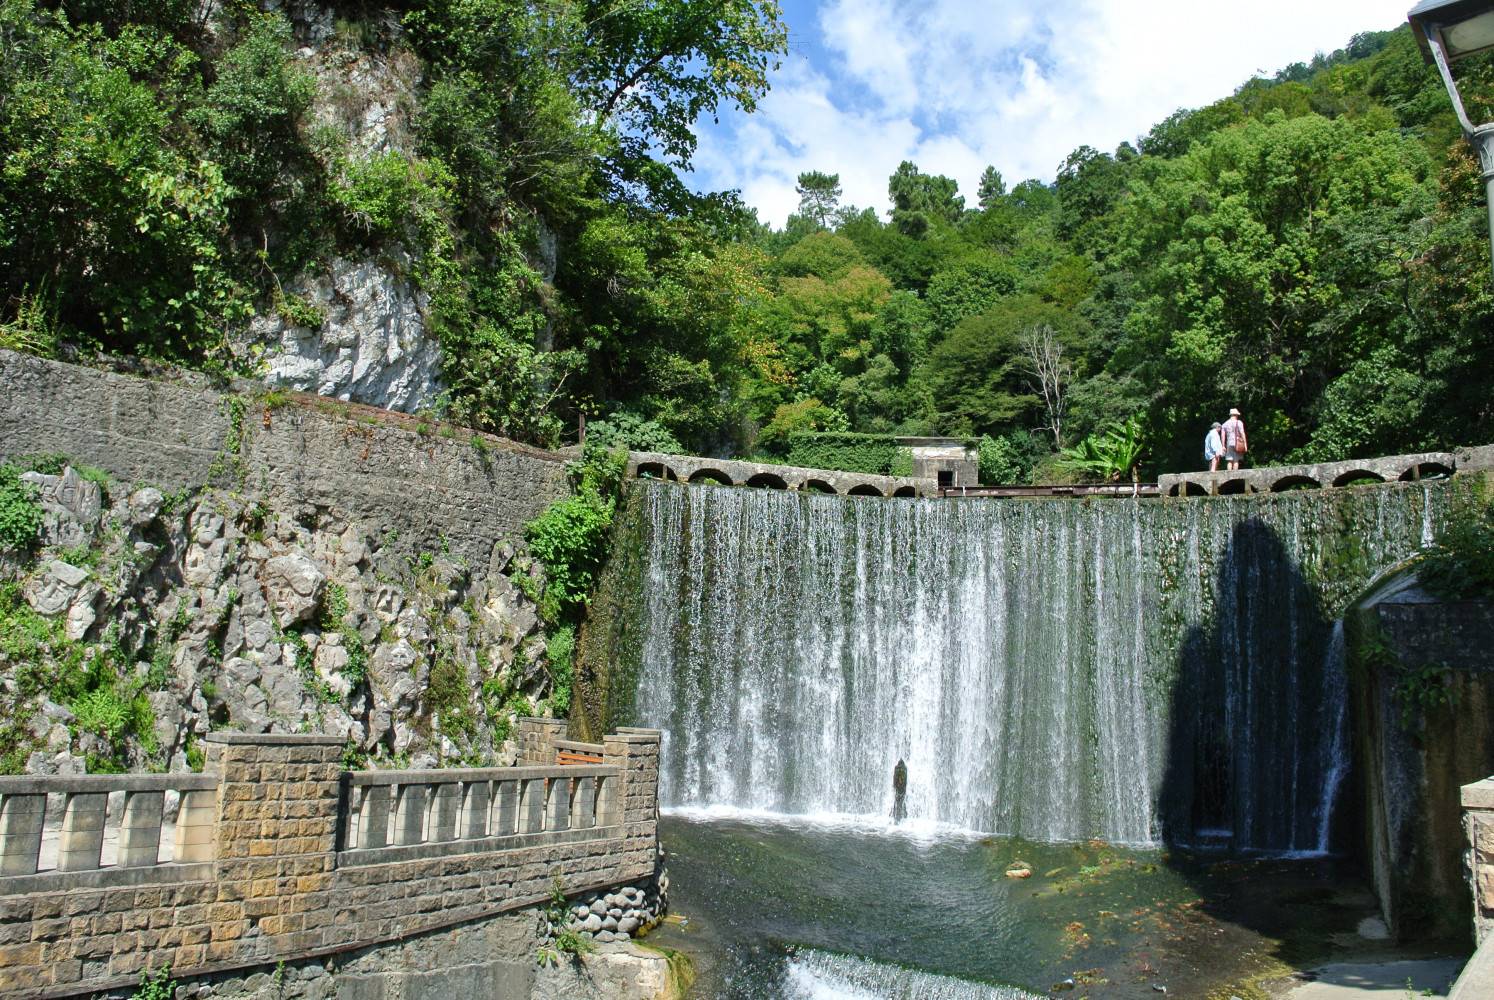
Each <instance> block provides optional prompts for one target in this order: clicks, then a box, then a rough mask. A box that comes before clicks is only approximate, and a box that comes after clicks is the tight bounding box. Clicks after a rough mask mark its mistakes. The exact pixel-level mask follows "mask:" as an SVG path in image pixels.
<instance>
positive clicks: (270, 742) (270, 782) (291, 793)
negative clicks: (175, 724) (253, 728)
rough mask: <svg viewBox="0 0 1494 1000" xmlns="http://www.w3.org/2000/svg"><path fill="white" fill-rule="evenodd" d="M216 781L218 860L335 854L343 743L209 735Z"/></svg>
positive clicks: (209, 766)
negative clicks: (216, 776)
mask: <svg viewBox="0 0 1494 1000" xmlns="http://www.w3.org/2000/svg"><path fill="white" fill-rule="evenodd" d="M203 742H204V743H206V744H207V747H206V750H207V767H206V769H207V770H208V771H211V772H214V773H216V774H217V775H218V782H219V783H218V852H217V856H218V860H219V861H220V862H224V861H232V860H239V859H259V858H279V857H288V856H292V855H298V854H330V853H331V852H333V851H334V850H336V849H337V809H338V800H339V793H340V787H339V786H340V781H341V776H342V745H343V741H342V738H341V737H337V736H303V735H277V734H271V733H253V734H250V733H229V732H216V733H209V734H208V735H207V736H206V737H204V738H203Z"/></svg>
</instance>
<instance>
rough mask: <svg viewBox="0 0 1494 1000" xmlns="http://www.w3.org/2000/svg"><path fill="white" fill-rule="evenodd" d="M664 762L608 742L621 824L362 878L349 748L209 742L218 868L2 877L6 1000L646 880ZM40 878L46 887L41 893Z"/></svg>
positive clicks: (409, 853)
mask: <svg viewBox="0 0 1494 1000" xmlns="http://www.w3.org/2000/svg"><path fill="white" fill-rule="evenodd" d="M552 728H553V727H548V726H545V727H537V731H542V732H549V731H552ZM658 746H659V737H658V734H657V733H652V732H648V731H633V732H627V733H619V734H617V735H616V736H612V737H608V740H607V743H606V744H605V750H606V752H605V765H606V766H609V767H615V768H616V769H617V771H618V773H619V781H618V782H617V786H618V787H617V789H616V792H615V794H617V795H619V796H620V807H621V808H620V812H618V811H616V804H611V803H609V804H608V813H607V815H608V817H609V819H608V825H605V826H598V827H596V828H595V829H591V830H573V831H559V832H553V833H549V832H545V833H534V834H527V835H523V836H509V837H504V838H500V839H499V840H495V841H492V842H490V843H492V844H499V843H501V844H502V845H504V847H503V848H502V849H485V847H484V842H483V841H477V842H475V843H474V845H473V849H471V850H468V851H467V852H466V853H455V852H454V849H455V850H456V851H460V850H461V849H462V848H465V847H466V846H467V845H456V844H453V843H449V842H448V843H433V844H425V845H416V846H408V845H407V846H400V847H393V848H390V851H391V852H397V854H391V856H393V857H397V858H398V859H399V860H395V861H392V862H389V863H367V858H364V859H363V862H364V863H354V862H352V861H350V860H344V859H342V858H340V857H339V851H338V846H339V843H338V841H339V836H340V834H341V831H340V829H339V824H340V823H346V822H347V817H346V815H345V812H346V782H345V781H344V778H343V772H342V769H341V765H340V756H341V751H342V743H341V741H340V740H337V739H333V738H329V737H321V736H295V735H290V736H274V735H244V734H235V733H214V734H211V735H210V736H209V737H208V750H207V770H208V771H210V772H213V773H215V774H216V775H217V776H218V789H217V795H216V821H215V850H214V852H213V853H214V859H213V861H212V862H211V864H210V865H205V864H202V863H196V864H183V865H177V864H166V865H158V866H154V867H145V868H140V869H134V870H132V873H127V874H129V875H130V877H131V878H132V879H133V881H134V884H125V885H120V884H107V882H108V879H109V878H114V879H117V878H118V877H119V872H118V871H117V870H111V869H107V868H106V869H102V870H99V871H93V872H79V873H73V872H58V873H51V874H47V875H45V876H37V875H33V876H26V877H21V878H12V879H5V878H0V996H3V997H21V996H25V997H37V996H41V997H47V996H70V995H75V994H83V993H90V992H94V991H98V990H105V989H118V988H121V987H127V986H129V985H132V984H134V983H136V982H138V981H139V978H140V973H141V970H142V969H146V968H159V967H160V966H162V965H170V967H171V970H172V975H173V977H174V978H176V979H178V980H183V979H190V978H192V977H199V976H205V975H211V974H217V973H222V972H225V971H229V970H233V969H240V968H247V967H251V966H257V965H266V964H273V963H275V962H277V961H280V960H286V961H301V960H304V959H308V958H314V957H317V956H321V955H327V954H332V953H338V952H344V951H350V950H353V949H358V948H366V947H368V946H369V945H372V944H375V943H378V942H387V941H397V940H400V939H403V938H407V937H411V936H415V935H419V934H423V933H426V932H429V931H432V930H436V929H440V928H443V927H449V926H453V925H455V924H458V923H463V922H467V921H471V920H476V919H480V918H483V917H488V916H493V915H497V914H501V913H505V912H509V911H512V910H514V909H518V908H521V907H524V906H530V905H534V904H535V903H539V902H542V901H544V900H546V899H548V897H549V896H550V893H551V891H552V888H553V887H554V886H555V884H556V883H557V881H558V882H559V884H560V885H561V887H562V889H563V890H564V891H565V892H566V893H568V894H569V893H576V892H580V891H583V890H586V889H590V888H594V887H598V886H604V885H609V886H610V885H620V884H623V883H626V882H630V881H634V880H637V879H639V878H644V877H648V876H649V875H651V874H652V873H653V871H654V866H655V862H656V858H657V841H656V838H657V826H656V817H657V801H658V794H657V782H658ZM534 750H535V752H536V753H542V752H543V747H542V746H539V745H536V746H535V747H534ZM552 756H553V753H552ZM558 770H560V771H563V769H558ZM431 773H432V775H433V776H434V775H439V774H440V772H431ZM614 819H615V821H614ZM515 845H517V846H515ZM367 853H368V852H347V858H348V859H351V858H353V857H354V856H355V855H359V856H362V855H366V854H367ZM375 860H377V859H375ZM106 876H107V878H106ZM204 876H210V877H204ZM184 877H185V878H186V879H187V880H183V878H184ZM26 879H29V880H30V881H26ZM38 879H45V880H48V885H47V886H45V887H43V888H41V889H39V890H38V889H37V888H36V882H37V880H38ZM8 884H9V885H11V886H20V887H22V888H24V889H26V890H28V891H21V892H17V891H10V892H7V886H8Z"/></svg>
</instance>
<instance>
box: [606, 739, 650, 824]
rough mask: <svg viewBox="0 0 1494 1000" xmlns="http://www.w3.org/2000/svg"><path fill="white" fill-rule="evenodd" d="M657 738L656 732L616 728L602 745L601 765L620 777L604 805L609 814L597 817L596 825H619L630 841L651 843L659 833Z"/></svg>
mask: <svg viewBox="0 0 1494 1000" xmlns="http://www.w3.org/2000/svg"><path fill="white" fill-rule="evenodd" d="M659 738H660V733H659V730H657V729H619V730H618V731H617V732H615V733H612V734H610V735H608V736H607V737H606V738H605V742H604V743H603V744H602V746H603V748H604V749H603V755H602V756H603V760H604V762H605V763H607V764H610V765H613V766H615V767H617V768H618V769H619V771H620V772H621V774H620V778H619V781H618V788H617V789H616V791H615V793H614V794H613V796H612V797H611V802H610V803H609V804H608V806H607V810H608V811H609V812H611V813H612V815H611V816H606V817H599V818H598V822H599V823H602V822H604V823H607V824H608V825H611V824H613V823H619V822H620V823H621V824H622V825H623V827H624V834H623V835H624V836H626V837H629V838H632V837H641V838H647V839H648V840H649V841H652V840H653V839H654V837H655V835H656V833H657V830H658V819H659ZM619 811H620V815H619Z"/></svg>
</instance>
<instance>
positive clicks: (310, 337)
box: [249, 258, 441, 413]
mask: <svg viewBox="0 0 1494 1000" xmlns="http://www.w3.org/2000/svg"><path fill="white" fill-rule="evenodd" d="M286 293H287V294H289V295H292V296H294V297H295V298H296V299H297V301H299V302H301V303H304V304H306V305H309V306H311V310H310V312H311V313H312V314H314V315H317V316H319V317H320V318H321V319H320V324H319V325H317V326H315V327H313V326H311V325H307V324H306V323H303V322H298V321H297V320H296V319H295V318H294V316H293V315H282V314H280V313H275V312H272V313H268V314H261V315H259V316H256V317H254V319H252V320H251V321H250V323H249V333H250V337H251V340H252V341H253V342H254V343H256V344H258V345H260V346H261V348H262V349H263V352H264V353H263V355H262V356H261V358H260V363H261V365H262V366H263V367H262V369H261V371H260V373H259V375H260V378H261V379H263V380H264V381H265V382H266V383H267V384H269V385H273V386H284V387H285V388H289V389H296V390H299V391H301V392H314V393H316V394H317V395H320V396H333V397H335V398H337V399H342V400H348V401H350V402H355V403H368V404H371V405H373V406H378V407H382V408H384V409H389V410H401V411H403V412H406V413H414V412H415V411H417V410H422V409H427V408H429V407H430V406H431V404H432V403H434V402H435V399H436V395H437V394H438V393H439V392H440V391H441V381H440V377H441V345H440V344H439V343H437V342H436V339H435V338H434V337H431V336H428V335H427V333H426V327H425V308H426V305H427V301H428V297H427V296H426V294H425V293H424V292H422V291H420V290H419V289H418V288H416V287H415V286H414V284H413V283H412V282H410V281H409V280H408V279H405V278H400V277H399V276H397V275H396V274H395V273H394V272H393V271H391V270H390V269H389V268H387V267H386V266H384V265H382V264H380V263H377V262H375V261H370V260H361V261H353V260H344V259H342V258H337V259H335V260H333V261H331V262H330V263H329V264H328V265H327V269H326V270H325V271H324V272H322V273H320V274H316V275H304V276H302V277H301V278H299V279H296V280H295V281H294V282H292V283H290V285H289V286H288V287H287V289H286Z"/></svg>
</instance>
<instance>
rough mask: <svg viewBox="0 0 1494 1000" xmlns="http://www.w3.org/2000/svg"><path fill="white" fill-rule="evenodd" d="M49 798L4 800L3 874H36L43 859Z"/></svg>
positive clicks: (0, 809) (0, 823) (0, 816)
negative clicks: (43, 825) (42, 845)
mask: <svg viewBox="0 0 1494 1000" xmlns="http://www.w3.org/2000/svg"><path fill="white" fill-rule="evenodd" d="M46 815H47V797H46V796H45V795H30V794H22V795H6V796H5V797H3V798H0V875H35V874H36V867H37V864H38V862H39V861H40V859H41V835H42V821H43V820H44V819H45V818H46Z"/></svg>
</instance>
